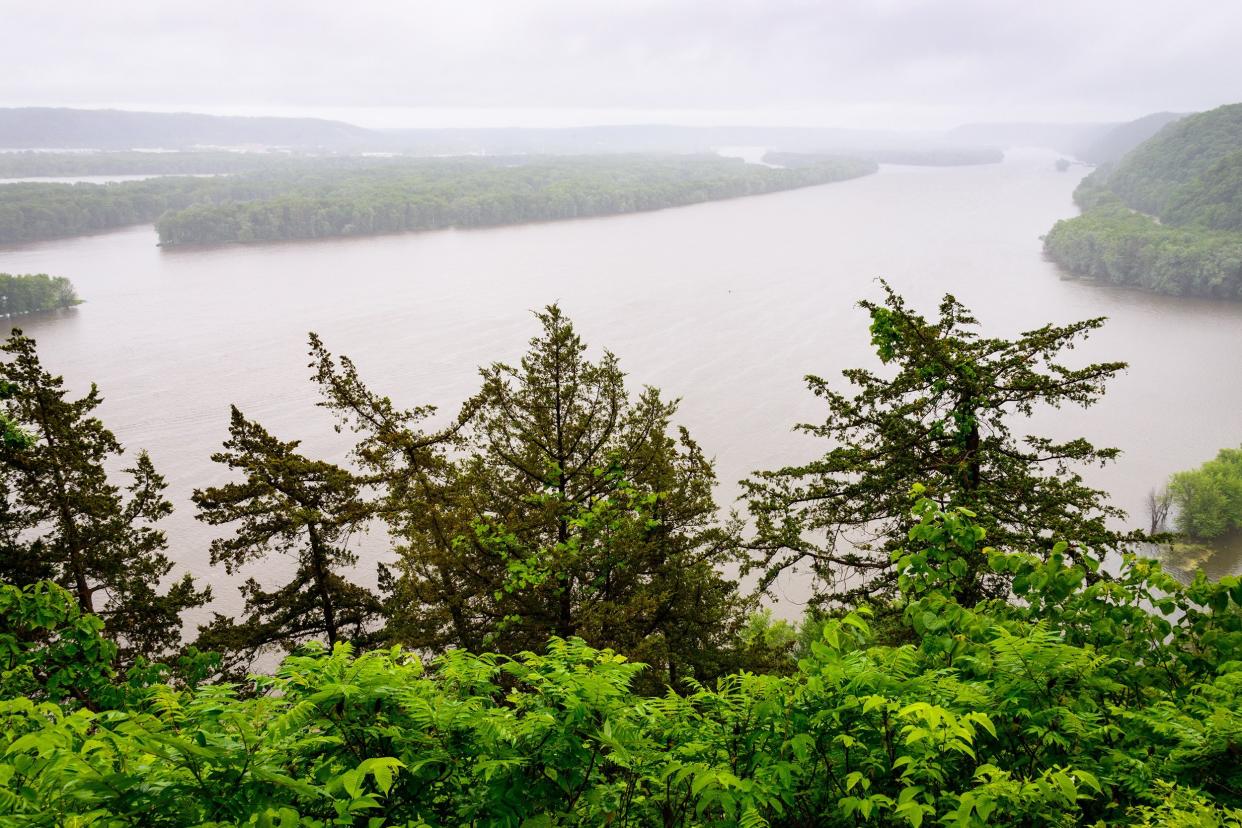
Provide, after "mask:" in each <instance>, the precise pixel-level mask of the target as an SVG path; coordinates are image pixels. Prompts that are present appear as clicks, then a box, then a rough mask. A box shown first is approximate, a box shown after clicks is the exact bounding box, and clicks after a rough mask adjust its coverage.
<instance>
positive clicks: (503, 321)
mask: <svg viewBox="0 0 1242 828" xmlns="http://www.w3.org/2000/svg"><path fill="white" fill-rule="evenodd" d="M1054 158H1055V156H1054V155H1052V154H1049V153H1046V152H1042V151H1038V150H1028V151H1017V152H1012V153H1010V156H1009V158H1008V159H1007V160H1006V162H1005V163H1004V164H1001V165H989V166H976V167H959V168H918V167H884V168H883V169H882V170H881V172H880V173H879V174H878V175H874V176H869V177H866V178H862V179H857V180H853V181H848V182H844V183H838V184H832V185H827V186H821V187H813V188H808V189H804V190H797V191H792V192H785V193H779V194H775V195H767V196H760V197H751V198H743V199H737V200H733V201H723V202H714V203H708V204H702V205H697V206H693V207H687V208H679V209H670V210H663V211H659V212H654V213H645V214H637V215H627V216H618V217H610V218H602V219H588V220H580V221H572V222H560V223H549V224H540V225H527V226H517V227H506V228H497V229H488V230H471V231H445V232H432V233H423V234H405V235H397V236H385V237H377V238H359V239H344V240H329V241H321V242H312V243H284V244H271V245H253V246H228V247H218V248H204V249H176V250H161V249H160V248H158V247H157V246H156V237H155V233H154V231H153V230H152V229H151V228H149V227H142V228H133V229H129V230H124V231H119V232H113V233H106V234H102V235H98V236H94V237H87V238H78V239H70V240H62V241H54V242H46V243H40V244H34V245H26V246H22V247H16V248H14V247H9V248H0V272H9V273H44V272H45V273H49V274H52V275H60V276H67V277H69V278H70V279H72V280H73V282H74V283H75V285H76V286H77V288H78V292H79V294H80V295H81V296H82V297H83V298H84V299H86V300H87V304H85V305H83V306H82V307H81V308H80V309H77V310H75V311H71V312H68V313H65V314H62V315H59V316H47V317H39V318H33V317H32V318H24V319H21V320H20V321H18V322H17V323H16V324H17V325H19V326H20V327H22V328H23V329H24V330H26V332H27V333H29V334H31V335H32V336H34V337H35V338H36V339H37V340H38V343H39V348H40V353H41V355H42V358H43V360H44V362H45V364H46V366H48V368H49V370H51V371H52V372H54V373H63V374H64V375H65V377H66V380H67V381H68V383H69V385H70V386H71V387H72V388H73V389H74V391H76V392H82V391H85V390H86V388H87V387H88V385H89V383H90V382H91V381H95V382H97V383H98V384H99V386H100V388H101V389H102V392H103V395H104V398H105V402H104V405H103V406H102V407H101V409H100V416H101V417H102V419H103V420H104V422H105V423H106V424H107V425H108V426H109V427H110V428H111V429H112V430H113V431H115V432H116V434H117V435H118V437H119V438H120V439H121V441H122V442H123V443H124V444H125V445H126V446H127V448H128V449H129V453H128V455H127V456H132V454H133V453H134V452H136V451H137V450H138V449H139V448H146V449H148V450H149V451H150V453H151V455H152V457H153V459H154V461H155V464H156V467H157V468H158V469H159V470H160V471H161V472H162V473H163V474H164V475H165V476H166V477H167V478H168V481H169V484H170V492H169V493H170V496H171V497H172V498H173V500H174V503H175V505H176V507H177V513H176V514H175V515H174V517H173V518H172V519H170V520H169V521H167V523H166V529H167V531H168V534H169V540H170V554H171V556H172V557H173V559H174V560H176V561H177V562H178V563H179V564H181V565H183V566H185V567H186V568H188V569H189V570H190V571H191V572H193V573H194V574H195V575H196V576H198V577H201V578H203V579H205V580H206V581H207V582H210V583H213V584H216V585H217V586H216V599H217V600H216V605H215V608H216V609H218V610H222V611H227V610H230V609H236V608H238V607H239V603H240V602H239V599H238V597H237V593H236V591H235V590H234V589H233V588H232V584H233V583H234V582H235V581H234V579H230V578H227V577H226V576H225V575H224V572H223V570H219V571H213V570H212V569H211V567H209V566H208V560H207V557H208V556H207V546H208V543H209V542H210V540H211V538H212V537H213V536H214V534H215V530H214V529H212V528H211V527H207V526H204V525H200V524H198V523H197V522H196V521H195V520H194V518H193V515H194V510H193V507H192V505H191V504H190V503H189V495H190V492H191V491H192V490H193V489H194V488H195V487H203V486H208V485H212V484H217V483H220V482H222V481H224V480H225V479H227V474H226V473H225V472H224V471H223V469H221V468H219V467H217V466H216V465H215V464H213V463H211V461H210V460H209V456H210V454H211V453H212V452H213V451H216V450H218V449H219V447H220V443H221V441H222V440H223V439H224V438H225V436H226V431H227V422H228V406H229V404H230V403H236V404H237V405H238V406H239V407H240V408H241V409H242V410H243V411H245V412H246V413H247V414H248V415H250V416H252V417H254V418H256V419H257V420H258V421H260V422H261V423H263V424H264V425H265V426H266V427H268V428H269V429H270V430H271V431H273V432H274V433H275V434H277V435H278V436H279V437H281V438H282V439H295V438H296V439H302V440H303V441H304V446H305V448H306V449H307V450H308V451H309V452H310V453H312V454H315V453H318V454H322V455H323V456H325V457H326V458H328V459H337V460H339V459H342V458H343V457H344V455H345V453H346V451H347V450H348V446H349V442H348V439H347V436H344V437H343V436H341V435H337V434H335V433H334V432H333V430H332V421H331V419H330V418H329V416H328V415H327V414H326V413H325V412H323V411H321V410H318V409H317V408H316V407H315V403H316V401H317V395H316V391H315V388H314V387H313V386H312V384H311V383H310V381H309V371H308V369H307V367H306V363H307V357H306V334H307V332H308V331H311V330H314V331H317V332H318V333H319V334H320V335H321V336H322V337H323V338H324V340H325V342H326V343H327V345H328V347H329V348H330V349H332V350H333V351H334V352H337V353H344V354H348V355H350V356H351V357H352V358H353V359H354V360H355V361H356V362H357V364H358V365H359V367H360V369H361V371H362V373H363V376H364V377H365V378H366V379H367V381H368V382H369V383H370V384H371V385H372V387H373V388H374V389H376V390H378V391H380V392H383V393H386V394H389V395H391V396H392V397H393V398H394V399H395V400H396V401H398V402H399V403H402V404H407V405H419V404H426V403H434V404H437V405H439V406H441V414H442V415H443V417H442V419H446V418H448V417H450V416H452V414H453V413H455V411H456V407H457V406H458V405H459V404H460V403H461V402H462V401H463V400H464V399H465V398H466V397H467V396H468V395H469V394H471V393H472V392H474V391H475V390H476V389H477V385H478V381H477V379H478V378H477V372H476V369H477V367H478V366H480V365H482V364H485V363H489V362H491V361H493V360H507V361H514V360H516V359H517V358H518V357H519V356H520V355H521V353H522V352H523V350H524V348H525V345H526V341H527V339H528V338H529V337H531V336H532V335H534V333H535V331H536V323H535V321H534V320H533V319H532V317H531V316H530V314H529V310H531V309H535V308H539V307H541V306H543V305H545V304H548V303H550V302H559V303H560V304H561V305H562V307H563V308H564V310H565V311H566V312H567V313H568V314H569V316H570V317H571V318H572V319H573V320H574V322H575V323H576V325H577V326H578V328H579V330H580V332H581V333H582V334H583V336H584V338H585V339H586V340H587V341H588V342H589V343H590V344H591V345H592V347H593V354H596V355H598V353H599V349H600V348H602V347H607V348H609V349H611V350H612V351H614V352H615V353H617V354H618V356H619V357H620V359H621V364H622V367H623V368H624V369H625V370H626V371H627V372H628V374H629V378H630V382H631V387H632V388H633V389H637V388H638V387H639V386H640V385H642V384H653V385H656V386H658V387H660V388H661V389H663V391H664V392H665V393H666V394H667V395H670V396H675V397H681V398H683V403H682V406H681V411H680V416H679V418H678V422H679V423H681V424H684V425H686V426H687V427H688V428H689V429H690V431H691V434H692V435H693V436H694V437H695V438H696V439H697V440H698V441H699V442H700V443H701V444H702V445H703V447H704V449H705V450H706V451H707V453H708V454H709V455H713V456H715V457H716V460H717V471H718V474H719V477H720V480H721V486H720V490H719V493H718V501H719V502H720V503H721V504H722V505H723V506H725V507H728V506H730V505H731V504H732V502H733V499H734V498H735V497H736V495H737V493H738V487H737V486H736V481H737V480H738V479H740V478H742V477H744V476H746V475H747V474H748V473H749V472H751V471H752V470H756V469H765V468H773V467H776V466H780V465H784V464H787V463H795V462H803V461H805V460H807V459H810V458H811V457H813V456H816V455H817V454H819V453H821V452H822V451H823V450H824V449H825V446H824V445H823V444H822V443H820V442H819V441H816V440H813V439H810V438H806V437H804V436H800V435H797V434H793V433H791V431H790V429H791V427H792V426H793V424H794V423H797V422H815V421H818V420H820V419H822V412H823V408H822V406H821V405H820V404H819V403H818V402H817V400H816V399H815V398H814V397H813V396H812V395H811V394H810V393H809V392H808V391H807V390H806V388H805V385H804V383H803V381H802V377H803V376H804V375H805V374H808V373H815V374H818V375H820V376H825V377H833V378H838V375H839V371H840V370H841V369H843V368H848V367H853V366H859V365H865V366H874V365H875V357H874V354H873V352H872V351H871V349H870V347H869V344H868V333H867V318H866V315H865V313H864V312H863V311H861V310H860V309H859V308H857V307H856V302H857V301H858V300H859V299H862V298H876V297H877V296H879V295H880V289H879V286H878V284H877V283H876V281H875V280H876V278H877V277H884V278H886V279H887V280H889V281H890V282H891V283H892V285H893V286H894V287H895V288H896V289H897V291H898V292H900V293H902V294H903V295H904V296H905V297H906V298H907V300H908V301H909V302H910V303H911V304H912V305H913V306H914V307H916V308H918V309H919V310H920V311H922V312H924V313H926V314H934V312H935V306H936V303H937V302H938V301H939V299H940V297H941V296H942V294H944V293H945V292H952V293H953V294H955V295H956V296H957V297H958V298H959V299H960V300H961V301H963V302H964V303H965V304H966V305H967V306H968V307H969V308H971V309H972V310H973V311H974V312H975V313H976V315H977V316H978V317H979V318H980V320H981V321H982V322H983V331H984V332H985V333H989V334H996V335H1006V336H1007V335H1012V334H1015V333H1017V332H1019V331H1021V330H1027V329H1029V328H1033V327H1038V326H1040V325H1042V324H1045V323H1048V322H1054V323H1066V322H1070V321H1073V320H1077V319H1081V318H1085V317H1091V316H1099V315H1107V316H1109V317H1110V322H1109V323H1108V324H1107V326H1106V327H1105V328H1104V329H1103V330H1102V331H1101V332H1099V333H1097V334H1096V335H1095V336H1094V337H1092V339H1091V340H1090V341H1089V343H1088V345H1087V346H1086V347H1083V348H1080V349H1079V350H1077V351H1074V352H1071V353H1070V354H1069V355H1068V357H1067V358H1066V361H1067V362H1069V363H1070V364H1083V363H1086V362H1087V361H1092V360H1114V359H1121V360H1126V361H1128V362H1129V363H1130V369H1129V371H1127V372H1126V373H1125V374H1123V375H1122V376H1121V377H1119V378H1118V379H1117V380H1116V381H1115V382H1114V383H1112V385H1111V386H1110V388H1109V391H1108V393H1107V395H1106V397H1105V398H1104V400H1103V401H1102V402H1101V403H1100V404H1099V405H1097V406H1095V407H1093V408H1090V409H1087V410H1085V411H1083V410H1080V409H1076V408H1066V409H1063V410H1061V411H1059V412H1043V413H1041V414H1040V415H1039V416H1038V417H1037V418H1036V420H1035V422H1034V423H1032V424H1031V426H1030V431H1032V432H1034V433H1042V434H1048V435H1050V436H1054V437H1071V436H1085V437H1087V438H1088V439H1090V440H1092V441H1093V442H1096V443H1097V444H1098V445H1115V446H1118V447H1120V448H1121V449H1122V450H1123V455H1122V457H1121V459H1120V460H1119V461H1118V462H1117V463H1115V464H1113V465H1112V466H1110V467H1107V468H1105V469H1089V470H1087V471H1086V472H1085V476H1086V478H1087V480H1088V482H1089V483H1091V484H1093V485H1096V486H1098V487H1100V488H1103V489H1106V490H1108V491H1109V492H1111V493H1112V495H1113V497H1114V501H1115V502H1116V503H1117V505H1119V506H1121V507H1122V508H1124V509H1126V510H1127V511H1128V512H1130V516H1131V518H1130V521H1129V522H1130V524H1131V525H1133V526H1145V525H1146V521H1147V517H1146V513H1145V504H1144V500H1145V497H1146V494H1147V492H1148V490H1149V489H1150V488H1152V487H1154V486H1159V485H1160V484H1162V483H1163V482H1164V481H1165V480H1166V479H1167V477H1168V475H1169V474H1170V473H1172V472H1175V471H1178V470H1182V469H1186V468H1191V467H1194V466H1197V465H1198V464H1200V463H1202V462H1203V461H1204V460H1207V459H1209V458H1210V457H1212V456H1214V455H1215V453H1216V452H1217V450H1219V449H1220V448H1221V447H1223V446H1232V445H1236V444H1237V443H1238V440H1239V436H1238V435H1239V434H1242V385H1239V384H1238V383H1237V382H1233V381H1223V382H1222V381H1221V380H1222V379H1225V378H1228V379H1230V380H1232V379H1234V378H1236V376H1237V370H1238V361H1239V359H1240V358H1242V305H1238V304H1229V303H1212V302H1206V301H1197V300H1182V299H1176V298H1170V297H1164V296H1157V295H1151V294H1145V293H1138V292H1128V291H1121V290H1116V289H1110V288H1103V287H1100V286H1095V285H1090V284H1086V283H1082V282H1073V281H1064V280H1062V279H1061V277H1060V275H1059V273H1058V271H1057V269H1056V268H1055V267H1054V266H1053V265H1051V264H1049V263H1047V262H1045V261H1044V260H1043V259H1042V256H1041V246H1040V239H1039V236H1040V234H1042V233H1044V232H1046V231H1047V229H1048V228H1049V227H1050V226H1051V225H1052V223H1053V222H1054V221H1056V220H1057V219H1058V218H1063V217H1067V216H1070V215H1073V214H1074V213H1075V209H1074V207H1073V204H1072V201H1071V193H1072V191H1073V189H1074V186H1075V185H1076V183H1077V182H1078V180H1079V178H1080V177H1081V175H1082V168H1074V169H1073V171H1071V172H1066V173H1060V172H1057V171H1055V170H1054V169H1053V160H1054ZM838 387H844V386H843V385H839V386H838ZM1018 430H1019V433H1025V425H1024V424H1022V423H1019V424H1018ZM360 542H361V544H362V549H363V550H364V566H363V569H364V570H365V571H367V572H368V573H370V572H373V569H374V567H373V563H374V560H375V559H376V558H377V557H378V556H379V555H381V554H383V549H384V543H383V539H382V538H380V537H378V536H373V537H371V538H369V539H364V540H362V541H360ZM1203 565H1204V568H1205V569H1206V570H1207V572H1208V574H1209V575H1211V576H1213V577H1219V576H1221V575H1224V574H1228V573H1229V572H1236V571H1238V570H1239V569H1242V550H1234V551H1233V553H1232V554H1228V553H1219V554H1217V555H1216V556H1214V557H1213V558H1211V559H1209V560H1207V561H1206V562H1204V564H1203ZM265 566H266V567H267V569H266V571H265V572H259V573H256V575H257V576H258V577H260V579H261V580H267V577H265V576H272V577H273V578H274V577H275V574H278V573H276V570H275V567H274V566H273V565H271V564H265ZM781 586H782V588H783V590H784V591H785V592H786V593H787V594H788V595H789V596H790V597H791V598H794V599H796V598H798V597H800V596H801V595H803V594H804V593H805V589H804V588H802V586H801V585H800V584H798V583H797V582H796V579H794V578H786V579H785V581H784V582H782V585H781ZM784 612H785V613H787V614H795V613H796V612H797V607H796V605H788V606H787V607H786V609H785V610H784Z"/></svg>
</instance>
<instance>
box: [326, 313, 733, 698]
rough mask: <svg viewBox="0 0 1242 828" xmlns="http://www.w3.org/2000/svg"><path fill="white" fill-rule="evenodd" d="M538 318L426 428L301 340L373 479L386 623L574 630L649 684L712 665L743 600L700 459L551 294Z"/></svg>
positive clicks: (417, 637) (444, 635) (465, 638)
mask: <svg viewBox="0 0 1242 828" xmlns="http://www.w3.org/2000/svg"><path fill="white" fill-rule="evenodd" d="M537 317H538V319H539V321H540V322H541V324H542V327H543V330H542V334H541V335H540V336H538V337H536V338H534V339H532V340H531V347H530V350H529V352H528V353H527V354H526V356H525V357H523V359H522V361H521V363H520V365H519V366H517V367H511V366H508V365H503V364H495V365H492V366H490V367H488V368H485V369H484V370H483V371H482V375H483V387H482V389H481V391H480V392H479V394H478V395H476V397H475V398H474V399H472V400H471V401H470V402H469V403H468V404H467V406H466V407H465V410H464V411H463V412H462V414H461V416H460V417H459V418H458V419H457V421H456V423H455V424H453V425H452V426H450V427H449V428H448V429H447V430H445V431H443V432H438V433H436V434H432V435H428V434H425V433H423V432H422V431H421V430H419V429H418V427H417V424H418V423H419V421H421V420H422V419H423V418H425V417H427V416H429V415H430V414H431V411H430V410H429V409H416V410H414V411H411V412H397V411H395V410H394V409H393V408H392V406H391V403H390V402H389V401H388V400H387V398H378V397H375V396H374V395H370V393H369V392H366V391H365V389H364V388H363V387H362V386H361V384H360V383H359V382H358V381H357V374H356V372H355V371H354V369H353V366H352V364H350V363H348V361H342V362H341V364H340V365H339V366H338V365H336V364H335V363H334V362H333V361H332V359H331V357H330V356H329V355H327V354H326V352H324V351H323V350H322V346H321V345H319V344H317V340H313V341H312V347H313V353H314V354H315V355H316V361H315V363H314V364H315V365H316V366H317V367H318V376H319V378H320V380H321V382H322V383H323V384H324V388H325V391H326V392H327V394H328V404H329V405H331V406H332V407H334V408H337V409H338V410H340V411H343V412H346V413H347V414H348V416H349V418H350V421H351V424H352V425H353V426H354V427H355V428H359V429H360V430H361V431H362V432H363V433H364V434H366V435H367V436H366V439H365V440H364V442H363V443H362V445H361V446H360V449H359V456H360V458H362V459H363V460H364V462H369V463H370V464H371V468H373V469H375V470H376V471H377V472H378V473H379V476H380V477H382V478H384V479H385V481H386V482H385V483H384V489H385V492H386V493H385V496H384V498H383V502H384V506H383V507H382V511H383V512H384V514H385V516H386V518H387V519H388V521H389V526H390V530H391V532H392V534H393V535H394V536H395V537H397V538H399V548H398V553H399V557H398V563H397V564H396V566H395V567H394V568H393V570H392V572H391V573H389V577H388V579H387V581H386V583H387V587H388V590H389V595H390V613H391V617H390V627H389V629H390V633H391V635H392V636H393V637H394V638H395V639H396V640H398V641H401V642H402V643H405V644H407V645H411V646H416V647H426V648H432V649H439V648H442V647H446V646H450V647H462V648H468V649H476V650H477V649H479V648H481V647H486V648H491V649H497V650H500V651H504V652H517V651H520V650H525V649H537V648H539V647H542V646H543V644H544V642H545V641H546V639H547V637H548V636H549V635H558V636H562V637H567V636H580V637H582V638H584V639H586V640H587V641H588V642H590V643H591V644H593V645H595V646H607V647H612V648H614V649H616V650H618V651H620V652H623V653H625V654H627V655H630V656H632V657H635V658H639V659H641V660H643V661H646V662H648V663H650V664H652V665H653V668H654V669H653V671H652V674H651V679H650V681H651V682H652V683H653V684H658V685H660V686H663V683H665V682H669V683H672V684H674V685H680V684H681V683H682V680H683V679H685V678H692V677H697V678H709V677H711V676H713V675H716V674H718V673H719V672H721V671H723V669H725V666H726V665H725V664H724V662H725V661H726V660H727V659H728V657H729V656H728V653H727V652H725V651H726V650H727V644H728V642H729V641H730V640H731V638H732V635H733V633H734V632H736V630H737V628H738V626H739V625H740V623H741V620H742V611H741V610H742V602H741V601H739V599H738V597H737V593H736V585H735V584H734V583H733V582H732V581H730V580H728V579H727V578H725V577H724V576H723V575H722V574H721V573H720V571H719V569H720V568H721V567H723V566H726V565H728V564H729V563H730V562H734V561H735V560H736V550H737V546H736V530H737V527H736V526H735V525H733V524H732V523H727V524H723V525H722V524H721V523H720V522H719V521H718V518H717V510H716V507H715V503H714V501H713V499H712V487H713V485H714V483H715V475H714V472H713V469H712V464H711V462H710V461H709V460H708V459H707V458H706V457H705V456H704V455H703V453H702V451H701V450H700V449H699V447H698V446H697V445H696V444H695V443H694V441H693V440H692V439H691V438H690V436H689V435H688V434H687V433H686V432H685V431H684V430H681V431H680V432H672V430H671V426H670V423H671V418H672V416H673V415H674V413H675V411H676V404H675V403H671V402H667V401H665V400H663V399H662V398H661V396H660V394H659V392H658V391H656V390H655V389H650V388H648V389H645V390H644V391H643V393H642V394H640V395H639V396H638V397H637V398H636V399H631V397H630V396H629V394H628V393H627V391H626V388H625V383H624V375H623V374H622V372H621V370H620V367H619V366H618V363H617V360H616V357H615V356H613V355H612V354H609V353H605V354H604V355H603V357H602V358H601V359H600V360H599V361H598V362H591V361H590V360H588V359H587V358H586V355H585V351H586V345H585V344H584V343H583V342H582V340H581V338H580V337H579V336H578V335H577V333H575V331H574V329H573V326H572V324H571V323H570V322H569V320H567V319H566V318H565V317H564V316H563V314H562V313H561V311H560V310H559V309H558V308H557V307H555V306H553V307H549V308H547V309H546V310H545V311H544V312H542V313H539V314H537ZM316 349H317V350H316Z"/></svg>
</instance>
